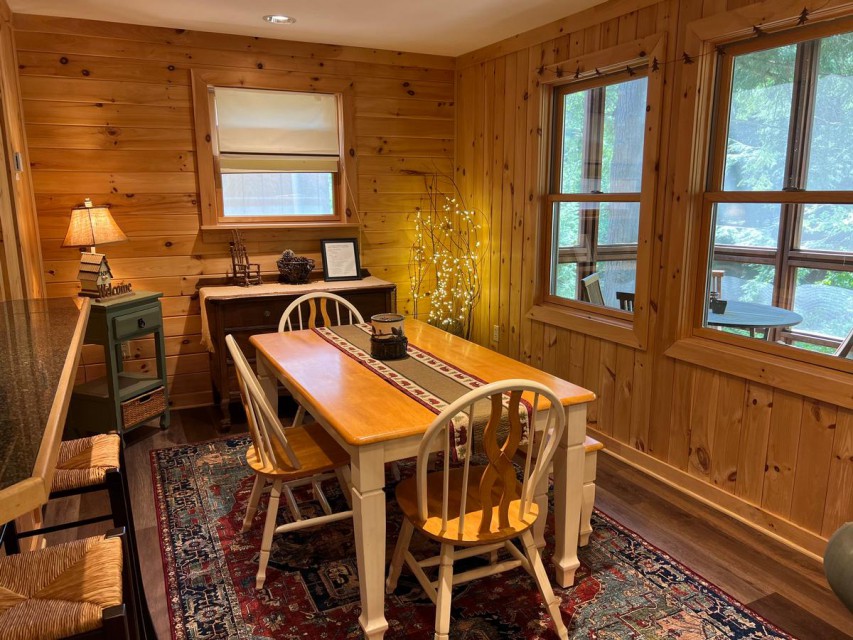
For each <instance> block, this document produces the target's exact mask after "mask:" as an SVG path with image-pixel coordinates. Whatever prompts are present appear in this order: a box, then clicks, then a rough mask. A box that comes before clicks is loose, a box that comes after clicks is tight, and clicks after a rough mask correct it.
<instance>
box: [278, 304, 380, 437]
mask: <svg viewBox="0 0 853 640" xmlns="http://www.w3.org/2000/svg"><path fill="white" fill-rule="evenodd" d="M330 303H334V313H333V314H331V313H330V309H329V307H330V306H331V304H330ZM341 308H343V311H342V309H341ZM333 317H334V319H333ZM318 318H320V319H322V321H323V324H322V326H324V327H334V326H338V325H342V324H361V323H362V322H364V318H363V317H362V315H361V313H359V311H358V309H356V308H355V307H354V306H353V304H352V302H350V301H349V300H346V299H344V298H342V297H341V296H339V295H336V294H334V293H328V292H325V291H316V292H314V293H306V294H305V295H304V296H299V297H298V298H297V299H296V300H294V301H293V302H291V303H290V304H289V305H287V308H286V309H285V310H284V313H282V314H281V320H279V322H278V330H279V332H281V331H298V330H300V329H314V328H315V327H317V326H318V322H317V320H318ZM304 418H305V407H303V406H302V405H299V406H298V407H297V408H296V415H295V416H294V418H293V426H294V427H298V426H299V425H300V424H301V423H302V420H303V419H304Z"/></svg>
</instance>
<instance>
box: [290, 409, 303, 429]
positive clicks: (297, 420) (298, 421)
mask: <svg viewBox="0 0 853 640" xmlns="http://www.w3.org/2000/svg"><path fill="white" fill-rule="evenodd" d="M304 419H305V407H303V406H302V405H301V404H300V405H299V406H298V407H297V408H296V415H295V416H293V424H292V425H291V426H292V427H300V426H302V421H303V420H304Z"/></svg>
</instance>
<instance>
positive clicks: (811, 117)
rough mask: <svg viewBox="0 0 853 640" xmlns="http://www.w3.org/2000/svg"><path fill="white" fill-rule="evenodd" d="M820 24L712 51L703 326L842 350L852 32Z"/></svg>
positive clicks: (851, 313) (852, 266) (846, 323)
mask: <svg viewBox="0 0 853 640" xmlns="http://www.w3.org/2000/svg"><path fill="white" fill-rule="evenodd" d="M848 29H849V27H848ZM826 33H827V29H826V28H825V27H823V28H822V30H821V32H820V33H819V36H820V37H816V36H817V35H818V34H816V33H815V32H814V31H807V30H799V31H796V32H794V34H795V35H796V37H797V38H799V41H795V40H794V36H792V35H790V34H785V33H779V34H774V35H773V36H768V37H767V38H762V39H757V40H751V41H749V42H742V43H735V44H731V45H727V46H723V47H720V48H719V49H718V51H719V53H718V61H717V65H718V83H717V94H716V101H715V107H714V110H715V114H714V122H715V123H717V129H716V130H714V131H712V141H711V142H712V144H711V147H712V154H711V160H710V163H709V176H708V179H707V185H708V187H707V190H706V191H705V195H704V211H705V216H706V224H707V225H708V227H710V230H711V233H710V234H709V242H710V245H711V246H710V250H709V252H708V254H709V258H708V262H707V272H706V273H707V276H706V278H705V283H706V284H705V290H704V307H705V310H704V317H703V325H704V326H705V327H708V328H713V329H718V330H719V331H721V332H725V333H730V334H740V335H744V336H748V337H750V338H754V339H760V340H767V341H769V342H771V343H775V342H778V343H783V344H787V345H790V346H792V347H796V348H800V349H807V350H811V351H818V352H823V353H829V354H834V353H836V352H837V351H838V353H839V355H842V354H841V349H840V346H841V345H842V343H843V341H844V339H845V337H846V336H848V335H849V334H850V333H851V331H853V197H851V196H853V170H851V166H853V33H851V32H846V33H835V34H834V35H824V34H826ZM830 33H831V32H830ZM809 35H811V37H809ZM706 228H707V227H706ZM714 298H719V299H721V300H724V301H725V306H724V307H723V305H722V303H717V302H714V300H713V299H714ZM712 307H713V308H712Z"/></svg>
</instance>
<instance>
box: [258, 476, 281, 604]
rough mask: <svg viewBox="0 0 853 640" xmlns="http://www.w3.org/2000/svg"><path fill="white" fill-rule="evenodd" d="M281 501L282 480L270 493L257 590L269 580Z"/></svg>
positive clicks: (277, 482) (275, 484)
mask: <svg viewBox="0 0 853 640" xmlns="http://www.w3.org/2000/svg"><path fill="white" fill-rule="evenodd" d="M280 499H281V480H276V481H275V482H273V485H272V491H271V492H270V504H269V507H268V508H267V519H266V522H265V523H264V537H263V538H262V539H261V557H260V558H259V559H258V575H257V577H256V580H255V588H256V589H262V588H263V586H264V582H265V581H266V579H267V563H268V562H269V561H270V550H272V537H273V534H274V533H275V520H276V516H277V515H278V501H279V500H280Z"/></svg>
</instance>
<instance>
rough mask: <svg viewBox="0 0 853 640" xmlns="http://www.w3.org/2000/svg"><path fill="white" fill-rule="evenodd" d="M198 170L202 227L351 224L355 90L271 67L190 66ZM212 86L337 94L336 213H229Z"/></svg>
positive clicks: (354, 178) (344, 84) (333, 81)
mask: <svg viewBox="0 0 853 640" xmlns="http://www.w3.org/2000/svg"><path fill="white" fill-rule="evenodd" d="M190 75H191V84H192V99H193V116H194V133H195V142H196V171H197V176H198V187H199V198H200V202H199V212H200V213H199V216H200V222H201V228H202V230H203V231H204V230H213V229H263V228H290V227H296V228H317V227H337V226H341V225H351V224H352V222H351V219H352V215H353V212H354V211H357V210H358V203H357V201H356V198H357V194H356V193H354V191H353V189H351V188H350V186H349V185H351V184H355V183H357V175H356V163H355V144H354V140H355V138H354V131H355V126H354V116H353V114H354V112H355V111H354V107H353V95H352V88H351V87H350V86H349V83H348V82H346V81H345V80H339V79H327V78H316V77H311V78H308V77H300V76H299V75H282V74H277V73H271V72H267V71H257V72H253V71H249V72H246V71H218V70H198V69H192V70H191V72H190ZM210 87H230V88H236V89H241V88H244V89H266V90H278V91H298V92H302V93H325V94H333V95H335V96H337V98H338V121H339V135H340V149H341V156H340V158H341V160H340V171H339V172H338V173H337V174H336V175H335V177H334V182H335V210H336V213H335V214H334V215H332V216H225V215H223V207H222V183H221V175H220V173H219V156H218V154H217V152H216V140H215V130H214V118H213V108H214V105H213V100H212V99H211V93H210Z"/></svg>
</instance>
